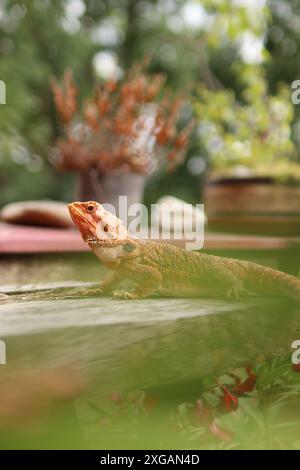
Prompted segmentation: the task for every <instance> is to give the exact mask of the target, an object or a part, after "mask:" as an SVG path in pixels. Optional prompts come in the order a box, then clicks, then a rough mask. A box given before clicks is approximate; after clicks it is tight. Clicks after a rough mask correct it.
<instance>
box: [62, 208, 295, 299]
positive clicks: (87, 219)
mask: <svg viewBox="0 0 300 470" xmlns="http://www.w3.org/2000/svg"><path fill="white" fill-rule="evenodd" d="M69 211H70V214H71V217H72V219H73V222H74V223H75V225H76V226H77V227H78V229H79V230H80V233H81V235H82V238H83V240H84V241H85V242H86V243H88V244H89V246H90V248H91V249H92V251H93V252H94V254H95V255H96V256H97V257H98V258H99V259H100V260H101V262H102V263H103V264H104V265H105V266H107V267H108V268H109V269H111V270H112V271H113V273H114V274H113V275H112V276H111V277H110V278H108V279H107V280H105V281H104V282H103V283H102V285H101V286H100V287H99V288H98V289H97V292H98V293H105V292H110V291H113V295H114V296H115V297H119V298H123V299H139V298H146V297H149V296H151V295H153V294H159V295H161V296H171V297H224V296H227V297H236V298H238V297H239V296H241V295H249V294H250V293H251V292H253V293H264V294H270V295H280V294H281V295H286V296H288V297H290V298H293V299H295V300H296V301H297V302H300V279H298V278H296V277H294V276H291V275H289V274H286V273H283V272H280V271H276V270H274V269H271V268H268V267H265V266H261V265H258V264H255V263H252V262H249V261H241V260H236V259H230V258H222V257H218V256H213V255H208V254H203V253H198V252H193V251H186V250H184V249H181V248H178V247H175V246H173V245H169V244H165V243H159V242H153V241H150V240H141V239H136V238H133V237H131V236H130V235H129V233H128V232H127V230H126V228H125V227H124V225H123V224H122V222H121V221H120V220H119V219H118V218H117V217H115V216H113V215H112V214H111V213H109V212H107V211H106V210H105V209H104V208H103V207H102V206H101V205H100V204H98V203H96V202H94V201H89V202H74V203H72V204H70V205H69ZM126 279H129V280H131V281H134V283H135V285H136V287H135V289H134V290H132V291H116V290H115V288H116V287H117V286H118V285H119V284H120V283H121V282H122V281H123V280H126Z"/></svg>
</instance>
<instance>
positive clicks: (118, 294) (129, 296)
mask: <svg viewBox="0 0 300 470" xmlns="http://www.w3.org/2000/svg"><path fill="white" fill-rule="evenodd" d="M113 298H114V299H119V300H135V299H139V296H138V295H137V294H136V293H135V292H129V291H124V290H117V291H115V292H113Z"/></svg>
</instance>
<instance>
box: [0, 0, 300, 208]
mask: <svg viewBox="0 0 300 470" xmlns="http://www.w3.org/2000/svg"><path fill="white" fill-rule="evenodd" d="M299 23H300V5H299V2H298V1H296V0H285V1H282V0H269V1H268V0H266V1H263V0H253V1H250V0H239V1H234V0H202V1H200V0H199V1H198V0H188V1H184V0H97V1H96V0H54V1H49V0H23V1H14V0H3V1H2V2H1V4H0V79H1V80H3V81H5V83H6V86H7V104H6V105H0V184H1V197H0V205H3V204H4V203H7V202H10V201H13V200H20V199H30V198H45V197H51V198H55V199H66V200H68V199H72V179H71V178H70V177H69V176H68V175H57V174H56V173H55V171H54V169H53V168H52V167H51V165H50V164H49V163H48V160H47V159H48V153H49V148H50V147H51V145H52V143H53V141H54V139H55V137H56V136H57V135H58V133H59V124H58V120H57V116H56V113H55V110H54V106H53V100H52V96H51V93H50V88H49V77H51V76H52V75H56V76H58V77H60V76H62V74H63V71H64V70H65V69H66V68H67V67H71V68H72V69H73V71H74V75H75V79H76V82H77V83H78V84H79V86H80V91H81V95H82V96H83V97H84V96H85V95H88V93H89V91H90V89H91V87H92V85H93V84H94V83H95V81H97V80H101V78H103V76H104V75H105V69H106V71H107V70H108V71H109V70H111V69H112V68H115V70H117V71H119V72H122V70H124V69H125V68H127V67H128V66H130V65H131V64H132V63H134V62H135V61H137V60H141V59H142V58H143V57H144V56H145V55H149V56H150V57H151V64H150V71H153V72H158V71H162V72H165V73H166V74H167V77H168V81H167V86H169V87H170V88H171V89H172V90H173V91H174V92H176V91H179V90H182V89H183V88H185V87H187V86H190V87H191V90H192V91H194V90H195V92H196V95H197V96H199V90H203V89H205V90H207V91H206V93H208V94H207V95H205V94H204V95H203V96H202V99H201V100H200V101H199V106H198V108H199V109H198V112H199V120H200V121H201V122H202V121H203V119H204V120H206V119H207V117H206V116H203V114H206V113H208V114H210V113H212V112H213V111H212V110H213V107H214V106H217V107H220V103H221V104H222V106H226V109H224V110H222V113H225V114H226V113H227V112H228V113H229V114H230V113H233V110H232V106H233V104H234V106H233V107H234V109H235V112H234V113H233V114H232V118H231V119H240V120H243V119H245V121H243V123H242V124H243V125H242V126H241V127H240V128H239V130H238V131H237V132H233V131H232V130H231V131H230V132H229V133H227V134H226V139H225V140H226V148H228V145H229V147H230V145H232V144H234V143H236V142H231V140H232V141H233V140H234V139H236V141H237V143H238V142H239V141H240V140H241V141H242V143H243V145H245V142H246V141H247V140H249V139H253V138H254V145H253V153H255V154H256V155H257V158H259V156H260V155H262V153H265V155H266V160H265V161H266V165H269V160H268V159H270V158H271V157H272V158H273V155H272V153H273V149H274V147H275V140H276V139H271V140H272V142H268V143H266V144H265V143H264V144H261V146H260V148H259V149H258V150H257V145H258V144H257V139H256V137H255V136H256V132H261V128H262V127H263V126H266V125H268V124H270V123H271V122H272V113H269V114H268V109H269V107H270V106H271V107H272V106H277V104H278V103H279V105H280V106H281V105H283V106H284V108H285V111H284V113H283V114H284V116H281V117H280V124H278V126H279V127H278V126H274V129H275V130H274V133H275V132H277V129H279V130H280V132H281V131H282V132H285V133H286V138H285V141H284V143H283V144H282V146H281V147H280V152H281V151H282V153H283V154H284V156H288V155H289V154H290V153H293V144H292V143H291V140H290V135H288V131H287V127H289V129H290V128H291V121H292V120H293V116H292V114H293V113H292V109H291V106H290V97H289V93H288V87H289V86H290V83H291V81H293V80H296V79H297V78H299V77H300V70H299V67H300V60H299V59H300V49H299V43H300V33H299V31H300V28H299ZM264 75H265V76H266V81H265V79H264V78H263V77H264ZM101 76H102V77H101ZM243 76H246V78H247V77H248V79H250V78H251V77H252V78H255V79H256V80H255V81H256V85H254V88H252V90H253V94H254V95H253V97H252V98H251V100H250V101H249V100H248V102H246V106H245V108H243V107H241V106H240V101H243V99H244V98H245V90H247V89H248V90H249V87H252V85H250V84H249V83H245V82H244V81H243V80H242V79H241V77H243ZM281 82H285V83H286V84H287V87H286V88H285V89H284V88H283V87H281V86H280V88H278V85H279V84H280V83H281ZM199 85H201V87H202V88H199ZM255 86H258V87H259V86H261V87H264V90H262V91H259V90H256V89H255ZM278 90H279V91H278ZM284 90H285V91H284ZM270 93H273V94H276V96H274V97H272V96H270ZM262 95H263V96H265V101H262V99H261V97H262ZM208 98H209V105H207V106H206V105H204V103H205V100H207V99H208ZM211 98H212V100H211ZM219 100H221V101H219ZM246 101H247V99H246ZM201 103H202V108H201V106H200V104H201ZM276 103H277V104H276ZM203 106H204V107H203ZM296 111H297V110H296ZM235 113H236V114H235ZM251 113H259V119H258V121H259V125H258V127H259V129H255V130H254V131H253V129H252V131H251V130H250V129H249V131H248V132H247V133H246V135H244V133H243V132H244V131H245V128H246V127H247V126H248V122H249V116H250V115H251ZM245 114H246V116H245ZM212 118H213V116H210V119H212ZM296 119H297V116H296V118H295V119H294V121H295V122H294V124H295V123H297V121H296ZM218 120H219V118H217V122H216V125H217V127H218V128H219V131H220V132H221V134H222V132H223V130H224V126H223V127H222V128H221V127H220V122H219V121H218ZM261 121H263V122H261ZM225 124H226V125H227V122H225ZM242 128H244V131H243V130H242ZM220 129H221V130H220ZM222 129H223V130H222ZM295 129H297V126H295ZM227 140H228V141H229V143H228V142H227ZM295 141H296V143H297V135H295ZM256 144H257V145H256ZM235 147H237V146H235ZM240 148H243V147H240ZM277 150H278V152H279V149H277ZM270 156H271V157H270ZM209 157H210V152H208V151H207V146H206V142H205V141H203V140H202V139H200V142H199V136H198V134H197V132H195V135H194V137H193V139H192V141H191V147H190V151H189V158H188V161H187V163H186V165H185V166H183V167H181V168H180V169H179V170H178V171H177V172H176V173H175V174H173V175H171V176H170V175H169V176H168V175H160V174H156V175H154V176H153V178H152V179H151V180H150V181H149V184H148V190H147V192H146V200H147V201H149V202H152V201H154V200H156V198H157V197H158V196H160V195H161V194H164V193H166V192H169V193H172V194H174V195H176V196H179V197H182V198H185V199H187V200H190V201H193V202H197V201H198V200H199V178H200V180H201V178H202V177H203V172H204V171H205V168H206V166H207V165H206V161H207V159H208V158H209ZM295 168H296V167H295ZM278 171H279V173H280V174H281V171H285V170H282V169H281V167H280V168H279V170H278Z"/></svg>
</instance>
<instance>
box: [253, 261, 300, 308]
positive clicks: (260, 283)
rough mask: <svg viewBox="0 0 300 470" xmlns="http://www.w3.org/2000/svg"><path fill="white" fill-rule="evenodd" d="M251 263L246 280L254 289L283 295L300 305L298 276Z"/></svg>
mask: <svg viewBox="0 0 300 470" xmlns="http://www.w3.org/2000/svg"><path fill="white" fill-rule="evenodd" d="M249 264H251V267H252V269H251V267H250V266H249V267H250V269H249V270H248V273H247V274H248V276H247V277H248V281H249V282H250V284H252V285H253V287H254V290H256V291H258V292H265V293H270V294H275V295H278V294H279V295H280V294H281V295H284V296H286V297H288V298H290V299H292V300H294V301H296V302H297V303H298V304H299V305H300V278H298V277H295V276H292V275H290V274H286V273H284V272H282V271H277V270H275V269H272V268H267V267H264V268H263V269H262V267H261V266H259V267H258V265H255V264H252V263H249Z"/></svg>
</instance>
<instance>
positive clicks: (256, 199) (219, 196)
mask: <svg viewBox="0 0 300 470" xmlns="http://www.w3.org/2000/svg"><path fill="white" fill-rule="evenodd" d="M204 204H205V211H206V214H207V216H208V223H209V227H210V228H211V229H212V230H217V231H225V232H240V233H254V234H268V235H300V187H299V186H289V185H283V184H278V183H275V182H274V181H273V180H272V179H271V178H220V179H214V180H208V181H207V182H206V184H205V187H204Z"/></svg>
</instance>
